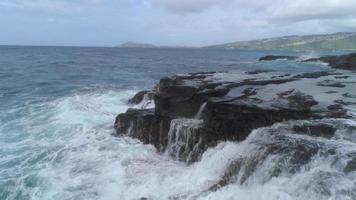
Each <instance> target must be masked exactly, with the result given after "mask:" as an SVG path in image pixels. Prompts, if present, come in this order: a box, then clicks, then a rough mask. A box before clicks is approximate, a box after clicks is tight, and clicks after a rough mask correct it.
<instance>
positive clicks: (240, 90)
mask: <svg viewBox="0 0 356 200" xmlns="http://www.w3.org/2000/svg"><path fill="white" fill-rule="evenodd" d="M337 74H339V73H337ZM341 75H342V74H341ZM348 75H349V76H351V75H350V74H348ZM334 76H335V73H334V72H314V73H305V74H301V75H285V74H281V73H277V72H264V73H263V74H260V73H242V74H234V73H215V72H207V73H192V74H187V75H175V76H170V77H165V78H162V79H161V80H160V82H159V83H158V85H157V86H156V87H155V89H154V95H152V96H154V103H155V108H154V109H129V110H128V111H127V112H126V113H123V114H120V115H118V117H117V118H116V122H115V129H116V130H117V133H118V134H126V135H129V136H131V137H134V138H137V139H139V140H141V141H142V142H144V143H147V144H153V145H154V146H155V147H156V148H157V149H158V150H159V151H162V152H163V151H165V152H167V153H168V154H169V155H171V156H173V157H174V158H176V159H177V160H181V161H186V162H188V163H190V162H194V161H196V160H198V159H199V158H200V156H201V154H202V153H203V152H204V151H205V150H206V149H207V148H209V147H212V146H215V145H216V144H217V143H218V141H226V140H233V141H242V140H244V139H245V138H246V137H247V136H248V135H249V134H250V133H251V131H252V130H254V129H257V128H260V127H266V126H270V125H272V124H274V123H276V122H284V121H289V120H310V119H320V118H326V117H330V118H340V117H342V118H347V117H348V115H347V112H346V110H345V108H344V106H345V105H351V104H354V103H356V101H355V99H352V98H347V101H344V99H345V96H347V97H352V95H355V93H354V92H353V91H356V88H355V84H354V82H355V81H356V80H354V81H352V79H353V78H354V77H350V78H349V81H348V83H347V84H345V85H343V87H344V88H338V89H335V90H336V92H337V90H343V92H337V93H334V92H332V93H330V92H328V91H330V90H328V88H325V87H324V86H329V87H331V86H335V85H337V86H339V82H337V81H334V80H332V79H334ZM330 80H331V81H330ZM321 86H323V87H321ZM345 91H347V92H348V93H349V94H347V95H344V96H342V94H345ZM143 94H144V93H141V94H140V95H138V96H142V95H143ZM146 94H147V93H146ZM137 99H141V97H140V98H137ZM136 102H137V101H136ZM195 118H196V119H195ZM295 130H298V131H296V132H300V133H301V134H302V133H303V134H305V132H306V133H307V134H309V135H311V136H321V137H326V138H329V137H332V135H333V128H332V127H327V126H324V125H313V126H309V125H308V126H306V125H303V126H296V127H295Z"/></svg>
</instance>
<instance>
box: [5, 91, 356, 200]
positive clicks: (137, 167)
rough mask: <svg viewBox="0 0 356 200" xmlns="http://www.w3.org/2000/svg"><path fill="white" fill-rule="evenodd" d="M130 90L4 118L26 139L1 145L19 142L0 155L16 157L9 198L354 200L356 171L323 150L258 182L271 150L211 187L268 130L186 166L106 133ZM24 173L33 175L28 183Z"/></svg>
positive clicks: (10, 171)
mask: <svg viewBox="0 0 356 200" xmlns="http://www.w3.org/2000/svg"><path fill="white" fill-rule="evenodd" d="M134 93H135V92H134V91H119V92H117V91H94V92H92V93H79V94H76V95H72V96H68V97H64V98H61V99H58V100H56V101H53V102H49V103H45V104H40V105H35V106H33V107H31V108H27V109H25V110H23V111H22V115H21V116H20V118H18V119H15V121H13V122H11V123H12V125H11V123H10V122H9V123H8V125H3V126H1V128H0V131H5V130H7V127H8V126H10V125H11V126H12V127H17V126H18V130H21V131H23V132H22V134H28V136H26V137H25V139H23V140H21V141H14V142H13V143H11V144H9V145H8V146H6V147H4V148H3V149H4V150H3V151H10V150H13V149H15V148H17V149H18V148H23V149H24V151H18V152H17V154H16V156H14V155H12V156H8V157H5V158H0V161H1V163H5V162H6V161H13V160H15V159H17V160H20V161H19V163H18V164H17V165H16V166H14V167H12V168H9V169H8V171H6V172H5V171H2V172H0V175H1V176H2V177H3V176H4V174H11V176H12V177H8V180H14V181H15V185H14V186H12V187H10V189H9V190H11V191H12V192H13V193H14V194H13V195H12V196H10V197H9V198H8V199H14V198H15V196H16V195H17V194H19V193H18V191H20V192H21V193H22V195H27V196H26V197H27V198H28V199H46V200H47V199H53V200H66V199H73V200H74V199H86V200H91V199H93V200H94V199H95V200H96V199H100V200H113V199H120V200H133V199H139V198H141V197H146V198H149V199H159V200H160V199H162V200H165V199H170V198H171V199H217V200H220V199H243V200H250V199H251V200H255V199H256V200H257V199H271V200H272V199H273V200H275V199H281V200H289V199H293V200H296V199H300V200H302V199H335V200H336V199H352V198H353V197H354V196H352V195H355V194H351V193H350V191H352V189H353V187H354V185H355V184H356V183H355V180H356V177H355V176H356V175H355V174H352V173H350V174H348V175H345V174H343V172H342V169H341V168H342V166H334V165H333V164H332V163H333V162H334V161H333V158H334V157H332V156H331V157H326V158H325V157H323V156H321V155H317V156H316V157H315V158H313V161H312V162H311V163H309V164H308V165H307V166H306V167H305V168H303V169H302V170H301V171H300V172H298V173H296V174H294V175H288V174H282V175H281V176H279V177H276V178H272V179H271V180H268V181H266V182H263V181H264V180H265V179H264V178H263V177H264V175H265V174H266V173H268V170H269V169H270V168H271V166H273V164H274V157H269V158H268V159H266V161H265V162H264V163H263V165H259V166H258V168H257V169H256V171H255V172H254V174H253V175H252V176H251V177H250V178H249V181H248V182H247V183H246V184H243V185H240V184H238V183H232V184H230V185H228V186H226V187H223V188H220V189H218V190H217V191H209V188H210V187H212V186H213V185H214V184H216V183H217V182H218V181H219V180H220V178H221V177H222V176H223V174H224V173H225V171H226V169H227V167H228V166H229V164H230V163H231V161H233V160H236V159H237V158H239V157H241V156H246V155H250V154H252V153H254V152H256V149H258V148H259V146H258V145H257V144H256V143H254V142H253V141H255V140H259V139H261V140H262V139H265V140H268V139H269V138H271V137H270V135H268V134H267V133H265V132H264V131H263V129H258V130H256V131H254V132H253V133H252V134H251V135H250V136H249V137H248V139H247V140H245V141H244V142H241V143H233V142H225V143H220V144H219V145H218V146H217V147H214V148H210V149H208V150H207V151H206V152H205V153H204V154H203V156H202V158H201V160H200V161H199V162H196V163H194V164H192V165H189V166H188V165H186V164H184V163H182V162H177V161H174V160H173V159H171V158H170V157H168V156H166V155H161V154H158V153H157V152H156V150H155V148H154V147H153V146H151V145H143V144H142V143H140V142H139V141H137V140H134V139H131V138H127V137H119V138H118V137H113V136H112V135H111V134H112V133H113V129H112V125H113V121H114V118H115V116H116V114H117V113H119V112H124V111H125V110H126V109H127V108H128V106H127V105H126V103H125V102H126V100H127V98H128V97H130V96H132V95H133V94H134ZM15 125H16V126H15ZM301 137H308V136H301ZM307 139H310V140H313V138H307ZM315 140H316V139H315ZM317 140H318V141H317V142H321V143H323V142H325V140H323V139H317ZM319 140H320V141H319ZM327 145H330V146H335V148H339V147H340V146H343V148H344V150H343V151H345V152H344V153H343V152H341V153H343V154H345V155H347V154H348V153H349V152H353V151H354V150H355V149H354V148H355V145H354V144H352V143H350V142H348V143H345V142H344V141H343V140H336V141H331V143H330V144H329V143H328V144H327ZM21 173H23V174H21ZM29 175H31V176H30V177H29ZM323 179H325V180H326V181H324V182H323V181H322V180H323ZM29 180H31V181H33V182H34V183H32V186H31V184H29V183H28V181H29ZM318 181H319V182H318ZM320 181H321V182H320ZM325 183H330V185H326V189H327V191H328V192H330V195H321V194H320V193H318V192H317V191H318V190H321V189H323V188H321V187H320V185H322V184H325ZM318 187H319V188H318ZM343 191H344V193H343ZM16 192H17V193H16Z"/></svg>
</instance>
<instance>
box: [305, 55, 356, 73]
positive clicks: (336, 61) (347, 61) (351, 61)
mask: <svg viewBox="0 0 356 200" xmlns="http://www.w3.org/2000/svg"><path fill="white" fill-rule="evenodd" d="M305 61H306V62H316V61H321V62H325V63H328V64H329V65H330V66H331V67H333V68H337V69H346V70H356V53H352V54H348V55H341V56H324V57H320V58H313V59H308V60H305Z"/></svg>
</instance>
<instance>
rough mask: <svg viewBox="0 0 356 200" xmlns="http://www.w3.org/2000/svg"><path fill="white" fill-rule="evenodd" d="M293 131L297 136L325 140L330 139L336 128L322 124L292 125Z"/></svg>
mask: <svg viewBox="0 0 356 200" xmlns="http://www.w3.org/2000/svg"><path fill="white" fill-rule="evenodd" d="M293 130H294V131H296V132H297V133H299V134H307V135H311V136H316V137H325V138H332V137H333V136H334V134H335V132H336V128H335V127H334V126H332V125H329V124H323V123H319V124H302V125H294V126H293Z"/></svg>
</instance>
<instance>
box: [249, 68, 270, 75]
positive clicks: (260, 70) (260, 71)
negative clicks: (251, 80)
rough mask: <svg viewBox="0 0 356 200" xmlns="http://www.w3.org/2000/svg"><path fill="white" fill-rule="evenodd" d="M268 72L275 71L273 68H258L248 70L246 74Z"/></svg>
mask: <svg viewBox="0 0 356 200" xmlns="http://www.w3.org/2000/svg"><path fill="white" fill-rule="evenodd" d="M267 72H273V70H263V69H257V70H253V71H248V72H246V74H261V73H267Z"/></svg>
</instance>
